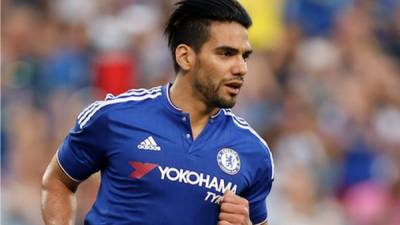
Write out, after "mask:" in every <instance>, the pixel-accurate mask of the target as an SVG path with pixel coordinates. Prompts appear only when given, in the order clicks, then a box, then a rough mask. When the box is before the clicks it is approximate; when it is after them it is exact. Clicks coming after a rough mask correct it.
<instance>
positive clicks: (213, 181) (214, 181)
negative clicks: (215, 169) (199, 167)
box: [207, 177, 218, 190]
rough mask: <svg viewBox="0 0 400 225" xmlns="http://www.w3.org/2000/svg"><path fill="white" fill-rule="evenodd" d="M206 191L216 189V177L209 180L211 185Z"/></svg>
mask: <svg viewBox="0 0 400 225" xmlns="http://www.w3.org/2000/svg"><path fill="white" fill-rule="evenodd" d="M207 188H208V189H212V188H214V190H217V188H218V179H217V178H216V177H213V178H212V180H211V183H210V184H209V185H208V186H207Z"/></svg>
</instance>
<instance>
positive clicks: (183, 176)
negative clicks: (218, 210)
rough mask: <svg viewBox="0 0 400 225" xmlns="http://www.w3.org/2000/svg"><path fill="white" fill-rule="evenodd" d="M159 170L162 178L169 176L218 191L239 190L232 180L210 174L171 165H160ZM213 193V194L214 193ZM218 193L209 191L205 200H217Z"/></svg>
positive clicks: (171, 179)
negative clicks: (171, 166)
mask: <svg viewBox="0 0 400 225" xmlns="http://www.w3.org/2000/svg"><path fill="white" fill-rule="evenodd" d="M158 170H160V173H161V180H165V178H167V179H168V180H170V181H178V182H180V183H185V184H191V185H197V186H199V187H203V186H204V187H205V188H207V189H210V190H214V191H216V192H220V193H225V192H226V191H228V190H230V191H232V192H233V193H236V191H237V185H236V184H232V183H231V182H228V183H226V182H225V180H224V179H218V178H217V177H211V176H210V175H208V174H203V173H197V172H195V171H190V170H184V169H179V170H178V169H176V168H170V167H164V168H163V167H161V166H158ZM212 194H213V195H212ZM214 195H216V194H214V193H212V192H207V196H206V198H205V200H211V201H212V202H214V201H216V199H217V198H216V197H215V196H214Z"/></svg>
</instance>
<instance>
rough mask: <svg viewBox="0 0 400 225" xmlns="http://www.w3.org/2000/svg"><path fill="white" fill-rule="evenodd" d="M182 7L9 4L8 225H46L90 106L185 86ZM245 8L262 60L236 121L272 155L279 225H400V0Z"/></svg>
mask: <svg viewBox="0 0 400 225" xmlns="http://www.w3.org/2000/svg"><path fill="white" fill-rule="evenodd" d="M173 2H175V1H172V0H51V1H50V0H13V1H11V0H3V1H2V8H1V19H2V21H1V37H2V47H1V51H2V52H1V91H2V93H1V120H2V123H1V176H2V179H1V195H2V205H1V214H2V215H1V224H7V225H38V224H42V222H41V219H40V182H41V176H42V173H43V171H44V169H45V166H46V165H47V163H48V161H49V160H50V158H51V156H52V155H53V154H54V153H55V151H56V149H57V147H58V145H59V144H60V143H61V142H62V140H63V138H64V136H65V135H66V134H67V132H68V130H69V129H70V128H71V127H72V126H73V124H74V121H75V117H76V116H77V114H78V112H79V111H80V110H81V109H83V108H84V106H85V105H87V104H89V103H90V102H92V101H94V100H98V99H102V98H104V96H105V93H106V92H112V93H114V94H118V93H121V92H123V91H125V90H127V89H129V88H135V87H151V86H154V85H159V84H164V83H166V82H167V81H168V80H171V79H172V78H173V77H174V74H173V70H172V66H171V65H172V64H171V59H170V56H169V52H168V49H167V47H166V42H165V40H164V39H163V38H162V28H163V23H164V21H165V20H166V17H168V15H169V12H170V10H171V8H172V4H173ZM241 2H242V3H243V4H244V5H245V7H246V8H247V9H248V10H249V12H250V14H251V15H252V17H253V19H254V26H253V27H252V28H251V30H250V35H251V37H250V38H251V42H252V45H253V47H254V49H255V53H254V55H253V56H252V58H251V59H250V61H249V68H250V71H249V74H248V76H247V77H246V85H245V88H244V90H242V93H241V99H240V100H239V103H238V104H237V106H236V107H235V108H234V111H235V112H236V113H237V114H239V115H240V116H242V117H244V118H246V119H247V120H248V122H249V123H250V124H251V125H252V126H253V127H254V128H255V129H256V130H257V131H258V132H259V133H261V134H262V136H263V137H264V138H265V139H266V140H267V142H268V143H269V145H270V147H271V149H272V152H273V154H274V158H275V166H276V180H275V183H274V186H273V191H272V193H271V195H270V198H269V201H268V202H269V203H268V204H269V214H270V216H269V217H270V225H294V224H296V225H317V224H324V225H400V1H399V0H286V1H285V0H242V1H241ZM97 183H98V176H96V175H94V176H92V177H91V178H90V179H89V180H88V181H87V182H86V183H84V184H83V185H81V188H80V190H79V192H78V198H79V200H78V201H79V204H78V216H77V220H78V221H82V218H83V217H84V215H85V213H86V211H87V210H88V208H89V207H90V206H91V204H92V201H93V199H94V198H95V194H96V190H97ZM178 215H179V214H178V212H177V216H178ZM77 224H82V223H79V222H78V223H77Z"/></svg>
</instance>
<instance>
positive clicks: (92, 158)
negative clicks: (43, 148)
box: [57, 116, 107, 182]
mask: <svg viewBox="0 0 400 225" xmlns="http://www.w3.org/2000/svg"><path fill="white" fill-rule="evenodd" d="M105 122H106V121H105V118H104V116H96V118H93V119H92V120H91V121H90V122H89V123H87V124H85V126H83V127H82V125H81V124H79V119H78V122H77V123H76V125H75V127H74V128H73V129H71V131H70V132H69V134H68V136H67V137H66V138H65V140H64V142H63V143H62V144H61V146H60V147H59V149H58V152H57V160H58V164H59V165H60V167H61V168H62V169H63V171H64V172H65V174H66V175H67V176H69V177H70V178H71V179H72V180H75V181H78V182H79V181H83V180H85V179H87V178H88V177H89V176H90V175H92V174H93V173H95V172H97V171H99V170H100V169H101V168H102V167H103V165H104V162H105V158H106V152H105V150H104V149H105V146H106V143H105V141H106V140H107V138H105V137H106V129H105V128H106V126H105V125H104V124H105Z"/></svg>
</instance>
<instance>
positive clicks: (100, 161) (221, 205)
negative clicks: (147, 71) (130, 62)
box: [42, 0, 274, 225]
mask: <svg viewBox="0 0 400 225" xmlns="http://www.w3.org/2000/svg"><path fill="white" fill-rule="evenodd" d="M176 6H177V7H176V9H175V11H174V12H173V14H172V15H171V17H170V19H169V21H168V24H167V26H166V29H165V34H166V36H167V37H168V44H169V47H170V49H171V52H172V55H173V59H174V62H175V70H176V74H177V75H176V78H175V80H174V82H173V83H172V84H166V85H164V86H160V87H155V88H152V89H137V90H130V91H128V92H126V93H123V94H121V95H118V96H113V95H108V96H107V97H106V99H105V100H104V101H97V102H94V103H93V104H91V105H90V106H88V107H87V108H86V109H84V110H83V111H82V112H81V113H80V114H79V115H78V118H77V122H76V125H75V127H74V128H73V129H72V130H71V131H70V133H69V135H68V136H67V137H66V138H65V141H64V143H63V144H62V145H61V146H60V147H59V149H58V151H57V153H56V154H55V156H54V158H53V159H52V161H51V162H50V164H49V166H48V168H47V170H46V172H45V174H44V176H43V190H42V213H43V219H44V221H45V223H46V224H72V223H73V220H74V202H75V197H74V193H75V191H76V190H77V188H78V185H79V183H80V182H82V181H84V180H85V179H86V178H88V177H89V176H90V175H91V174H93V173H95V172H97V171H101V183H100V188H99V191H98V195H97V198H96V201H95V203H94V205H93V207H92V209H91V210H90V212H89V213H88V215H87V216H86V219H85V224H96V225H99V224H130V225H134V224H141V225H143V224H144V225H146V224H148V225H157V224H165V225H215V224H218V225H237V224H241V225H249V224H264V225H265V224H267V209H266V203H265V200H266V197H267V195H268V193H269V191H270V189H271V185H272V181H273V179H274V178H273V177H274V172H273V161H272V156H271V153H270V151H269V149H268V146H267V144H266V143H265V141H264V140H263V139H262V138H260V136H259V135H258V134H257V133H256V132H255V131H254V130H253V129H252V128H251V127H250V126H249V125H248V124H247V123H246V122H245V121H244V120H243V119H241V118H239V117H237V116H235V115H234V114H233V113H232V112H231V110H230V108H232V107H233V106H234V105H235V102H236V98H237V96H238V94H239V91H240V88H241V87H242V85H243V81H244V78H245V76H246V73H247V65H246V60H247V58H248V57H249V55H250V54H251V52H252V49H251V46H250V44H249V41H248V35H247V28H248V27H249V26H250V25H251V19H250V17H249V15H248V14H247V13H246V11H245V10H244V9H243V8H242V6H241V5H240V4H239V3H238V2H237V1H235V0H184V1H181V2H179V3H177V5H176Z"/></svg>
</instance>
